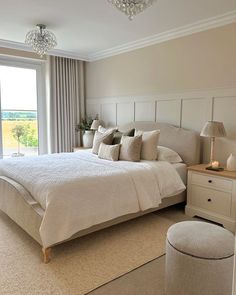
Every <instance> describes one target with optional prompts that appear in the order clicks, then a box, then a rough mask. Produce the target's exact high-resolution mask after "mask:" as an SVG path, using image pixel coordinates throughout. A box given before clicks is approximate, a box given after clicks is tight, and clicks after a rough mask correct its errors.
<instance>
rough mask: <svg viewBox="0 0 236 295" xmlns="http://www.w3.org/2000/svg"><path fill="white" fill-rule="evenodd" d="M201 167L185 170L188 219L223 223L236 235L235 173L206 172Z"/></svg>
mask: <svg viewBox="0 0 236 295" xmlns="http://www.w3.org/2000/svg"><path fill="white" fill-rule="evenodd" d="M206 166H207V165H204V164H201V165H195V166H191V167H188V187H187V205H186V207H185V213H186V214H187V215H188V216H191V217H193V216H199V217H203V218H205V219H209V220H211V221H214V222H218V223H220V224H223V226H224V227H225V228H227V229H228V230H230V231H232V232H235V226H236V172H230V171H227V170H224V171H220V172H215V171H211V170H206Z"/></svg>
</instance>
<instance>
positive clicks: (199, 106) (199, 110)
mask: <svg viewBox="0 0 236 295" xmlns="http://www.w3.org/2000/svg"><path fill="white" fill-rule="evenodd" d="M211 109H212V100H211V99H207V98H206V99H204V98H199V99H198V98H196V99H186V100H185V99H184V100H183V102H182V120H181V121H182V122H181V127H183V128H188V129H192V130H196V131H198V132H200V131H201V130H202V127H203V126H204V124H205V122H206V121H208V120H210V119H211Z"/></svg>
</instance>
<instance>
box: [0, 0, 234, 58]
mask: <svg viewBox="0 0 236 295" xmlns="http://www.w3.org/2000/svg"><path fill="white" fill-rule="evenodd" d="M1 1H2V4H1V9H0V47H1V46H4V47H11V48H19V49H25V48H27V47H26V46H25V45H24V39H25V34H26V33H27V32H28V31H29V30H30V29H32V28H34V25H36V24H37V23H43V24H46V25H47V27H48V29H50V30H52V31H53V32H54V33H55V35H56V36H57V41H58V46H57V48H56V50H55V51H54V54H58V55H64V56H69V57H74V58H81V59H85V60H96V59H99V58H103V57H106V56H110V55H114V54H118V53H120V52H124V51H128V50H131V49H134V48H139V47H143V46H147V45H150V44H154V43H158V42H161V41H164V40H166V39H171V38H174V37H176V36H181V35H184V34H185V35H186V34H190V33H193V32H195V31H200V30H204V29H207V28H210V27H216V26H220V25H224V24H227V23H230V22H233V21H236V1H235V0H157V1H156V3H154V5H153V6H151V7H149V8H148V9H147V10H145V11H144V12H143V13H141V14H139V15H138V16H136V17H135V19H134V20H133V21H130V20H128V18H127V17H126V16H125V15H124V14H123V13H121V12H120V11H118V10H117V9H116V8H115V7H113V6H112V5H111V4H110V3H108V1H107V0H40V1H38V0H20V1H19V0H7V1H4V0H1Z"/></svg>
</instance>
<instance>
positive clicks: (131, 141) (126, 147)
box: [120, 135, 142, 162]
mask: <svg viewBox="0 0 236 295" xmlns="http://www.w3.org/2000/svg"><path fill="white" fill-rule="evenodd" d="M141 146H142V135H138V136H134V137H130V136H122V137H121V148H120V160H124V161H133V162H138V161H140V154H141Z"/></svg>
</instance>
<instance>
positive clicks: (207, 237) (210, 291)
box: [165, 221, 234, 295]
mask: <svg viewBox="0 0 236 295" xmlns="http://www.w3.org/2000/svg"><path fill="white" fill-rule="evenodd" d="M233 261H234V235H233V234H232V233H231V232H229V231H228V230H226V229H224V228H222V227H220V226H217V225H214V224H210V223H206V222H200V221H183V222H179V223H176V224H174V225H172V226H171V227H170V228H169V230H168V232H167V241H166V282H165V283H166V286H165V287H166V295H231V294H232V279H233Z"/></svg>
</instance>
